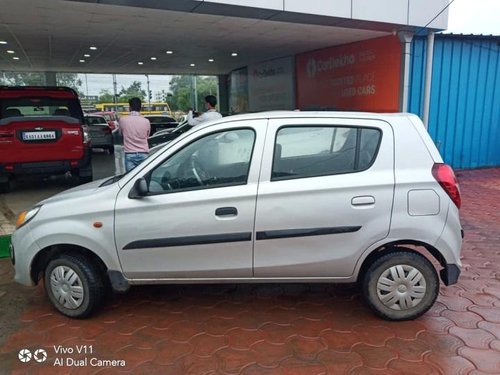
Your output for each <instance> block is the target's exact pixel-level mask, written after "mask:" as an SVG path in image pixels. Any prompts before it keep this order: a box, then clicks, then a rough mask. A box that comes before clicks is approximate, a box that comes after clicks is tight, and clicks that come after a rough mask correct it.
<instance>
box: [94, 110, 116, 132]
mask: <svg viewBox="0 0 500 375" xmlns="http://www.w3.org/2000/svg"><path fill="white" fill-rule="evenodd" d="M92 114H93V115H98V116H102V117H104V118H105V119H106V121H107V122H108V125H109V127H110V128H111V130H112V131H113V130H115V129H118V114H117V113H116V112H113V111H101V112H93V113H92Z"/></svg>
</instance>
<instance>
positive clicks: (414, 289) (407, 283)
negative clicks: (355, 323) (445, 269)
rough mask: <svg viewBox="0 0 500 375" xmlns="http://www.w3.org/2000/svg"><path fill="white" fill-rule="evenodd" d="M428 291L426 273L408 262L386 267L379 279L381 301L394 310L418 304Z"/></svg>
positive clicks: (378, 286) (378, 291)
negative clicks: (423, 273)
mask: <svg viewBox="0 0 500 375" xmlns="http://www.w3.org/2000/svg"><path fill="white" fill-rule="evenodd" d="M426 292H427V287H426V283H425V277H424V275H422V273H421V272H420V271H419V270H418V269H416V268H415V267H412V266H409V265H407V264H398V265H396V266H392V267H390V268H388V269H386V270H385V271H384V272H382V275H380V277H379V279H378V281H377V296H378V298H379V299H380V302H382V303H383V304H384V305H385V306H387V307H389V308H390V309H392V310H408V309H411V308H412V307H415V306H417V305H418V304H419V303H420V302H422V299H423V298H424V296H425V294H426Z"/></svg>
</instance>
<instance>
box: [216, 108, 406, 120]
mask: <svg viewBox="0 0 500 375" xmlns="http://www.w3.org/2000/svg"><path fill="white" fill-rule="evenodd" d="M410 115H412V114H410V113H404V112H395V113H392V112H391V113H378V112H344V111H299V110H295V111H266V112H255V113H245V114H241V115H232V116H227V117H224V119H231V120H250V119H263V118H267V119H273V118H305V117H334V118H378V119H384V118H390V117H406V116H410Z"/></svg>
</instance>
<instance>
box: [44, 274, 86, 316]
mask: <svg viewBox="0 0 500 375" xmlns="http://www.w3.org/2000/svg"><path fill="white" fill-rule="evenodd" d="M50 290H51V291H52V294H53V295H54V297H55V299H56V300H57V301H58V302H59V303H60V304H61V305H62V306H64V307H65V308H67V309H70V310H75V309H77V308H78V307H80V306H81V304H82V303H83V298H84V290H83V284H82V280H81V279H80V277H79V276H78V274H77V273H76V272H75V271H74V270H73V269H71V268H70V267H67V266H57V267H56V268H54V269H53V270H52V272H51V274H50Z"/></svg>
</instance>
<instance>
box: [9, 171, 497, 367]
mask: <svg viewBox="0 0 500 375" xmlns="http://www.w3.org/2000/svg"><path fill="white" fill-rule="evenodd" d="M459 179H460V183H461V186H462V193H463V209H462V222H463V226H464V229H465V231H466V241H465V246H464V251H463V263H464V267H463V273H462V276H461V278H460V280H459V283H458V284H456V285H454V286H451V287H448V288H444V287H443V288H442V289H441V294H440V296H439V298H438V301H437V302H436V304H435V306H434V307H433V308H432V310H431V311H429V312H428V313H427V314H426V315H425V316H424V317H422V318H420V319H418V320H416V321H411V322H404V323H389V322H385V321H382V320H379V319H377V318H375V317H374V316H373V315H372V313H371V312H370V311H369V310H368V309H367V308H366V307H365V306H364V304H363V302H362V300H361V297H360V295H359V293H358V291H357V290H356V288H355V287H353V286H347V287H346V286H331V285H283V284H279V285H240V286H235V285H225V286H162V287H143V288H136V289H134V290H132V291H131V292H130V293H128V294H126V295H124V296H119V297H117V298H115V299H114V300H113V301H110V303H109V304H108V306H107V307H106V308H105V309H104V310H103V311H102V312H101V313H100V314H99V315H97V316H95V317H94V318H92V319H90V320H85V321H79V320H70V319H66V318H64V317H62V316H61V315H59V314H57V313H54V311H53V310H52V308H51V307H50V305H49V304H48V302H47V300H46V298H45V296H44V295H43V291H42V288H41V287H39V288H37V289H35V290H33V292H32V294H33V295H32V296H30V299H31V303H30V305H29V306H26V308H25V311H24V313H23V314H22V315H21V316H20V317H19V319H20V321H19V326H18V328H17V330H16V331H15V332H13V333H11V334H10V335H9V337H8V338H7V340H5V342H4V344H3V346H2V347H0V369H3V370H4V372H6V373H8V372H9V371H11V370H12V373H14V374H25V373H30V374H45V373H46V374H57V373H71V374H80V373H81V374H89V373H99V374H114V373H119V372H120V371H123V372H125V373H127V372H128V373H134V374H146V373H147V374H204V373H206V374H238V373H242V374H259V375H260V374H307V375H314V374H342V373H354V374H418V375H423V374H453V375H455V374H469V373H470V374H500V247H499V243H500V169H488V170H479V171H467V172H461V173H460V177H459ZM10 277H11V271H10V270H9V269H7V262H1V263H0V278H1V279H3V280H4V282H5V280H6V279H8V278H10ZM0 303H1V299H0ZM54 345H62V346H64V347H72V348H76V346H77V345H88V347H87V350H90V345H91V346H92V350H93V354H92V355H88V354H87V355H86V356H85V355H82V354H77V353H75V354H73V355H67V354H65V355H63V354H61V355H56V354H55V353H54V347H53V346H54ZM21 348H28V349H30V350H31V351H34V350H36V349H37V348H44V349H46V350H47V352H48V360H47V361H46V362H44V363H43V364H39V363H36V362H34V361H33V360H32V361H30V362H28V363H21V362H19V361H18V359H17V353H18V351H19V350H20V349H21ZM75 350H76V349H75ZM56 357H60V358H62V359H65V358H66V357H71V358H72V359H74V360H75V359H78V358H85V357H88V358H89V359H90V358H92V357H96V358H99V359H104V360H106V359H116V360H125V361H126V366H125V367H114V368H105V367H104V368H103V367H85V368H83V367H80V368H79V367H73V368H69V367H53V365H54V363H55V362H54V361H55V359H56ZM89 364H90V363H89ZM0 371H1V370H0Z"/></svg>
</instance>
